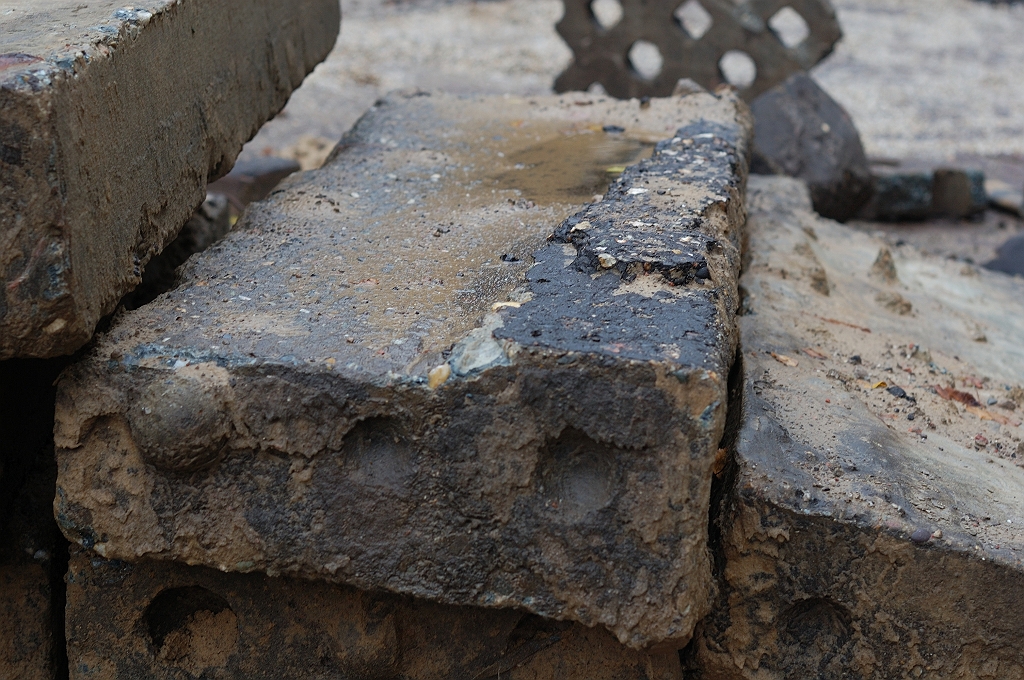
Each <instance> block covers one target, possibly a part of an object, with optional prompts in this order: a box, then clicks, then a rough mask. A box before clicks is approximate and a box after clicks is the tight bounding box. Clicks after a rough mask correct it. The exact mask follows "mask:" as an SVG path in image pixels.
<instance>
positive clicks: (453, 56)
mask: <svg viewBox="0 0 1024 680" xmlns="http://www.w3.org/2000/svg"><path fill="white" fill-rule="evenodd" d="M833 5H834V6H835V8H836V12H837V15H838V17H839V23H840V26H841V27H842V30H843V36H844V37H843V38H842V40H840V41H839V43H838V44H837V46H836V50H835V52H834V53H833V54H832V55H831V56H830V57H828V58H827V59H826V60H825V61H823V62H822V63H821V64H819V65H818V66H817V67H815V68H814V70H813V75H814V76H815V78H816V79H817V80H818V82H819V83H820V84H821V85H822V86H823V87H824V88H825V90H826V91H828V93H829V94H830V95H832V96H833V97H834V98H835V99H836V100H837V101H838V102H839V104H840V105H842V106H843V107H844V108H845V109H846V110H847V111H849V112H850V114H851V116H852V117H853V121H854V123H855V124H856V126H857V128H858V129H859V130H860V133H861V136H862V139H863V141H864V145H865V147H866V150H867V152H868V155H869V156H875V157H887V158H888V157H896V158H927V159H938V160H946V161H948V160H951V159H952V157H955V156H957V155H963V154H967V153H973V154H975V155H979V154H980V155H984V156H986V157H992V156H995V155H1000V154H1007V155H1008V156H1005V157H1004V160H1005V161H1006V164H1008V165H1012V166H1013V167H1014V168H1017V169H1019V170H1020V171H1021V172H1024V133H1022V123H1021V117H1020V116H1019V115H1018V113H1017V112H1019V111H1020V110H1021V109H1022V108H1024V85H1022V81H1021V79H1020V78H1019V77H1018V65H1019V64H1020V63H1022V62H1024V43H1022V41H1020V40H1019V39H1018V36H1019V35H1020V34H1021V33H1022V32H1024V5H1021V4H995V5H992V4H986V3H983V2H974V1H973V0H902V1H901V2H899V3H898V4H893V3H892V2H888V1H887V0H834V2H833ZM343 6H344V12H345V22H344V26H342V32H341V39H340V40H339V42H338V45H337V47H336V48H335V50H334V52H332V54H331V56H330V57H329V58H328V59H327V61H326V62H325V63H324V64H323V65H321V66H320V67H319V68H318V69H317V70H316V72H315V73H314V74H313V76H312V77H311V78H309V79H308V82H307V84H306V85H305V86H304V87H302V88H301V89H300V90H299V91H298V92H297V93H296V94H295V96H294V97H293V98H292V100H291V102H290V103H289V105H288V107H287V108H286V110H285V113H286V115H285V116H283V117H282V116H279V117H278V118H276V119H275V120H274V121H272V122H271V123H270V124H269V125H267V126H266V127H265V128H264V129H263V130H262V131H261V132H260V134H259V135H258V136H257V138H256V139H255V140H254V141H253V143H252V144H251V145H249V146H248V147H247V149H246V151H245V153H246V154H247V155H255V154H261V153H264V152H268V151H269V152H271V153H280V154H291V153H294V151H295V146H296V145H297V144H298V142H299V139H300V137H302V136H303V135H309V136H312V137H315V138H321V139H326V140H327V143H333V142H336V141H337V140H338V139H339V138H340V137H341V135H342V133H343V132H344V131H345V130H347V129H348V128H349V127H350V126H351V125H352V123H354V122H355V120H356V118H358V117H359V116H360V115H361V114H362V112H363V111H364V110H365V109H366V108H367V107H368V106H370V105H371V104H372V103H373V101H374V100H375V99H376V98H378V97H379V96H381V95H382V94H383V93H385V92H387V91H389V90H392V89H395V88H400V87H423V88H427V89H442V90H447V91H450V92H478V93H493V94H504V93H511V94H524V95H530V94H542V93H546V92H550V91H551V88H552V86H553V84H554V82H555V78H556V77H557V76H558V74H559V73H561V72H562V71H563V70H564V69H565V68H566V66H567V65H568V64H569V62H570V60H571V59H572V52H571V51H570V50H569V48H568V47H567V46H566V44H565V43H564V41H562V39H561V38H560V37H559V36H558V34H557V33H556V32H555V28H554V27H555V24H556V22H558V20H559V19H560V18H561V17H562V13H563V9H562V2H561V1H560V0H505V1H504V2H479V3H477V2H473V3H464V2H451V3H440V2H434V1H428V0H417V1H415V2H382V1H374V0H345V2H344V3H343ZM1014 156H1015V157H1014ZM1022 184H1024V179H1022V180H1021V181H1020V182H1015V186H1017V187H1018V189H1019V188H1020V187H1021V186H1022Z"/></svg>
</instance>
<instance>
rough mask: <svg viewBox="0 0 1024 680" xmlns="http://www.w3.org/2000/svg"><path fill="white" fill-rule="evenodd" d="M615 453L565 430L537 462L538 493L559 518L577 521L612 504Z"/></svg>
mask: <svg viewBox="0 0 1024 680" xmlns="http://www.w3.org/2000/svg"><path fill="white" fill-rule="evenodd" d="M616 453H617V449H616V448H614V447H612V446H609V445H607V444H602V443H600V442H597V441H594V440H593V439H591V438H590V437H588V436H587V435H585V434H584V433H582V432H580V431H579V430H574V429H568V430H566V431H564V432H563V433H562V434H561V435H560V436H559V437H558V439H556V440H554V441H552V442H550V443H549V444H548V445H547V446H545V447H544V448H543V449H542V450H541V452H540V457H539V460H538V462H537V469H538V473H539V474H538V481H537V485H538V492H539V495H540V496H541V498H542V499H543V502H544V505H545V506H546V507H547V508H550V509H552V510H555V511H557V513H558V516H560V517H562V518H564V519H566V520H569V521H579V520H582V519H583V518H585V517H586V516H587V515H588V514H589V513H592V512H595V511H597V510H600V509H601V508H604V507H606V506H607V505H608V504H609V503H611V501H612V498H613V497H614V495H615V476H616V475H615V470H616Z"/></svg>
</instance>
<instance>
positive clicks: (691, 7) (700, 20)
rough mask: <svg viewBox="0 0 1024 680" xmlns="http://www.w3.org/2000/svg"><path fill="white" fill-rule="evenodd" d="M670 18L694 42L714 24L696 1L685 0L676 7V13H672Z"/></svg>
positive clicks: (709, 15) (702, 6)
mask: <svg viewBox="0 0 1024 680" xmlns="http://www.w3.org/2000/svg"><path fill="white" fill-rule="evenodd" d="M672 16H673V17H675V19H676V23H677V24H679V27H680V28H682V29H683V30H684V31H686V34H687V35H688V36H690V37H691V38H693V39H694V40H700V39H701V38H703V37H704V34H705V33H707V32H708V31H710V30H711V26H712V24H714V20H713V19H712V18H711V14H709V13H708V11H707V10H706V9H704V5H702V4H700V3H699V2H698V1H697V0H686V2H684V3H683V4H681V5H679V7H676V11H675V12H673V13H672Z"/></svg>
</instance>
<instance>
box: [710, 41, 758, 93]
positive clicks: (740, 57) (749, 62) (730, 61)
mask: <svg viewBox="0 0 1024 680" xmlns="http://www.w3.org/2000/svg"><path fill="white" fill-rule="evenodd" d="M718 68H719V70H720V71H721V72H722V78H724V79H725V82H727V83H729V84H730V85H732V86H733V87H735V88H736V89H737V90H745V89H747V88H748V87H750V86H751V85H753V84H754V81H755V80H757V64H755V63H754V60H753V58H752V57H751V56H750V55H749V54H747V53H746V52H742V51H740V50H729V51H728V52H726V53H725V54H723V55H722V58H721V59H720V60H719V61H718Z"/></svg>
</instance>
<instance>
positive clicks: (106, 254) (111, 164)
mask: <svg viewBox="0 0 1024 680" xmlns="http://www.w3.org/2000/svg"><path fill="white" fill-rule="evenodd" d="M338 12H339V8H338V3H337V2H336V1H335V0H302V1H301V2H281V1H279V0H258V1H249V0H247V1H244V2H243V1H241V0H234V1H231V2H211V1H209V0H205V1H202V2H191V3H180V2H172V1H171V0H161V1H160V2H157V3H155V4H154V5H151V6H149V8H148V9H130V8H129V9H125V8H123V7H122V6H121V5H120V4H118V3H114V2H98V3H90V4H89V5H88V6H85V5H83V6H82V7H78V8H76V9H73V10H71V9H67V8H65V7H59V6H58V5H56V4H53V3H50V4H47V5H40V4H39V3H35V2H28V1H19V2H16V3H15V5H14V6H13V7H12V8H11V9H10V10H9V11H8V10H5V11H4V13H3V14H2V15H0V35H2V36H3V37H2V38H0V53H2V56H0V110H2V111H3V115H2V123H0V178H2V186H3V189H2V190H0V234H2V235H3V245H2V248H0V268H2V270H3V272H4V274H3V280H2V283H3V285H2V286H0V359H6V358H9V357H15V356H21V357H53V356H57V355H61V354H70V353H71V352H73V351H75V350H76V349H78V348H79V347H81V346H82V345H83V344H84V343H85V342H86V341H87V340H88V339H89V338H90V337H91V336H92V333H93V329H94V328H95V326H96V323H97V321H98V320H99V319H100V318H101V317H102V316H104V315H106V314H109V313H110V312H112V311H113V309H114V306H115V305H116V304H117V302H118V300H120V299H121V297H122V296H123V295H124V294H125V293H127V292H128V291H129V290H131V289H132V288H133V287H134V286H135V285H136V284H137V283H139V281H140V277H141V275H142V268H143V266H144V265H145V264H146V262H147V261H148V260H149V259H150V257H151V256H152V255H153V254H154V253H156V252H158V251H160V250H161V249H162V248H163V247H164V245H166V244H167V243H169V242H170V241H171V239H173V238H174V236H175V234H176V233H177V231H178V229H180V228H181V226H182V225H183V224H184V223H185V221H186V220H187V219H188V216H189V215H190V214H191V213H192V210H193V209H194V208H195V207H196V206H197V205H199V203H201V202H202V200H203V192H204V190H205V187H206V183H207V181H208V180H213V179H216V178H217V177H219V176H220V175H222V174H224V173H225V172H226V171H227V170H228V169H230V167H231V165H232V163H233V162H234V159H235V156H236V155H237V154H238V152H239V150H240V149H241V147H242V144H243V143H244V142H245V141H246V140H247V139H249V138H250V137H251V136H252V135H253V134H254V133H255V132H256V130H257V129H258V128H259V127H260V125H261V124H262V123H263V122H264V121H266V120H267V119H269V118H270V117H272V116H273V115H274V114H275V113H276V112H277V111H278V110H280V109H281V107H282V106H284V103H285V101H286V100H287V98H288V95H289V94H290V93H291V92H292V90H294V89H295V88H296V87H298V85H299V83H301V82H302V79H303V77H304V76H305V75H306V74H307V73H308V72H309V71H310V70H312V68H313V67H314V66H315V65H316V64H317V63H318V62H319V61H321V60H322V59H323V58H324V57H325V56H326V55H327V53H328V52H329V51H330V49H331V47H332V46H333V45H334V40H335V38H336V36H337V33H338V25H339V14H338ZM228 34H232V35H233V36H234V38H235V39H232V38H229V37H228ZM239 36H248V37H250V38H253V39H245V40H241V39H237V38H238V37H239Z"/></svg>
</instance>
